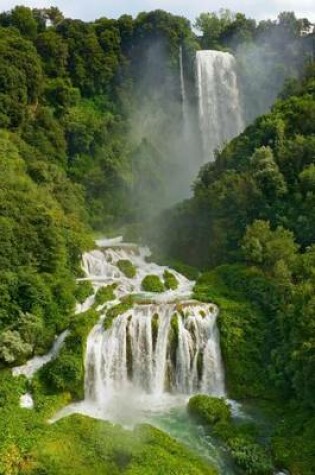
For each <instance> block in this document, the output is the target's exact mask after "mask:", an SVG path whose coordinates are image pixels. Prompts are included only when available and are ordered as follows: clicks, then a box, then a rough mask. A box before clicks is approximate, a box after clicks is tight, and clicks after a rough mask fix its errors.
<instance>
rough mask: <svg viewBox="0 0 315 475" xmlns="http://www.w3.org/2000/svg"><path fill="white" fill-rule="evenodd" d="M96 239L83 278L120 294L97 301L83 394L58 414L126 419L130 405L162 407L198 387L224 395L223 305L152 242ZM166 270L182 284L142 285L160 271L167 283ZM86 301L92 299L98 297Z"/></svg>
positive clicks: (182, 399) (135, 407) (86, 257)
mask: <svg viewBox="0 0 315 475" xmlns="http://www.w3.org/2000/svg"><path fill="white" fill-rule="evenodd" d="M97 244H98V249H97V250H94V251H92V252H89V253H86V254H85V255H84V256H83V269H84V271H85V274H86V277H84V278H83V279H81V280H90V281H91V282H92V284H93V287H94V290H95V295H97V292H98V291H99V289H101V288H102V287H107V286H112V289H114V294H115V298H114V300H112V301H110V302H106V303H105V304H103V305H101V306H99V307H98V310H99V311H100V314H101V318H100V321H99V323H98V324H97V325H96V326H95V327H94V328H93V329H92V331H91V332H90V334H89V337H88V340H87V348H86V356H85V399H84V401H82V402H81V403H77V404H72V405H71V406H68V408H65V409H64V410H62V411H61V412H60V413H59V414H57V416H56V417H55V418H54V420H56V419H58V418H59V417H63V416H64V415H67V414H69V413H71V412H83V413H89V414H90V415H94V416H96V417H100V418H106V419H110V420H118V421H119V422H123V423H124V422H126V418H127V419H129V418H128V416H129V414H127V415H126V412H127V413H128V412H129V411H130V410H131V411H132V412H134V413H137V416H139V412H141V410H143V411H144V412H148V411H152V410H153V411H155V410H156V411H159V410H164V409H165V408H166V407H174V406H178V405H179V404H183V403H184V402H185V401H186V400H187V398H188V397H189V396H190V395H191V394H194V393H206V394H211V395H214V396H219V397H220V396H224V394H225V390H224V370H223V364H222V359H221V352H220V342H219V332H218V329H217V325H216V319H217V316H218V308H217V307H216V306H215V305H214V304H208V303H201V302H198V301H195V300H192V289H193V286H194V282H192V281H190V280H188V279H187V278H186V277H184V276H183V275H181V274H179V273H178V272H175V271H173V270H170V269H169V268H167V267H163V266H159V265H157V264H155V263H152V262H150V261H149V255H150V253H149V251H148V249H146V248H139V247H137V246H135V245H133V244H127V243H123V242H122V241H121V240H120V239H115V240H102V241H98V242H97ZM122 261H125V262H126V261H129V263H131V264H132V266H133V268H134V275H133V276H132V277H126V275H125V274H124V273H123V272H122V271H121V270H120V266H119V263H120V262H122ZM165 272H168V273H170V272H171V273H172V276H173V278H174V277H175V279H176V282H177V288H176V289H173V290H171V289H166V288H165V287H164V291H163V292H159V293H156V292H147V291H144V290H143V289H142V281H143V279H144V278H145V277H147V276H148V275H150V276H152V275H154V276H156V277H158V278H159V279H160V281H161V282H162V283H163V281H164V279H165ZM126 299H127V300H128V302H129V303H128V304H127V306H126V305H125V306H123V305H122V307H121V309H120V310H121V311H119V312H118V314H116V313H115V316H114V317H113V316H112V314H111V313H110V310H111V309H114V308H115V307H116V306H117V305H119V304H122V303H125V302H126V301H127V300H126ZM87 303H88V305H93V303H94V298H91V297H89V299H88V302H87ZM88 305H83V309H86V307H87V306H88ZM126 307H127V308H126ZM126 405H127V406H128V407H126ZM140 419H141V415H140Z"/></svg>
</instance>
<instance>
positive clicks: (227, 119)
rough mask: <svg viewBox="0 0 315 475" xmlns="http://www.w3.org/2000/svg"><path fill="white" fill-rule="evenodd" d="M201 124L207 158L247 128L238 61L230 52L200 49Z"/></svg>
mask: <svg viewBox="0 0 315 475" xmlns="http://www.w3.org/2000/svg"><path fill="white" fill-rule="evenodd" d="M196 75H197V93H198V104H199V125H200V131H201V135H202V144H203V153H204V160H205V161H209V160H213V159H214V152H215V150H216V149H220V148H221V147H222V146H223V145H224V143H226V142H228V141H230V140H231V139H232V138H234V137H236V136H237V135H238V134H240V133H241V132H242V130H243V129H244V120H243V113H242V106H241V101H240V93H239V88H238V80H237V71H236V61H235V58H234V56H233V55H231V54H230V53H224V52H222V51H214V50H213V51H212V50H209V51H197V55H196Z"/></svg>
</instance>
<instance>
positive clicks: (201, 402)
mask: <svg viewBox="0 0 315 475" xmlns="http://www.w3.org/2000/svg"><path fill="white" fill-rule="evenodd" d="M187 409H188V412H189V414H191V415H193V416H195V417H197V418H198V419H200V420H201V421H202V422H204V423H206V424H209V425H215V424H217V423H218V422H220V423H222V422H229V421H230V420H231V411H230V408H229V405H228V404H227V403H226V402H225V401H224V399H218V398H215V397H210V396H206V395H204V394H197V395H196V396H193V397H192V398H190V399H189V402H188V407H187Z"/></svg>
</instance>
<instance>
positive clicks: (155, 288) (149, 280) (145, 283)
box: [141, 274, 165, 293]
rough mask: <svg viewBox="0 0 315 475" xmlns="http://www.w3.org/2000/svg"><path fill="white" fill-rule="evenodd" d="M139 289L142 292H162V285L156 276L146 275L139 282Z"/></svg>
mask: <svg viewBox="0 0 315 475" xmlns="http://www.w3.org/2000/svg"><path fill="white" fill-rule="evenodd" d="M141 288H142V290H144V292H156V293H160V292H164V290H165V288H164V284H163V282H162V281H161V279H160V278H159V276H158V275H153V274H152V275H146V276H145V277H144V279H143V280H142V282H141Z"/></svg>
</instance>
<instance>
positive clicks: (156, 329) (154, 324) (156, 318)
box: [151, 313, 159, 348]
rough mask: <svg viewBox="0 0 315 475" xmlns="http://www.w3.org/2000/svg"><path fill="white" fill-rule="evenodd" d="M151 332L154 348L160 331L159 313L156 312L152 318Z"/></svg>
mask: <svg viewBox="0 0 315 475" xmlns="http://www.w3.org/2000/svg"><path fill="white" fill-rule="evenodd" d="M151 332H152V341H153V348H155V346H156V341H157V336H158V333H159V315H158V314H157V313H155V314H154V315H153V317H152V320H151Z"/></svg>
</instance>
